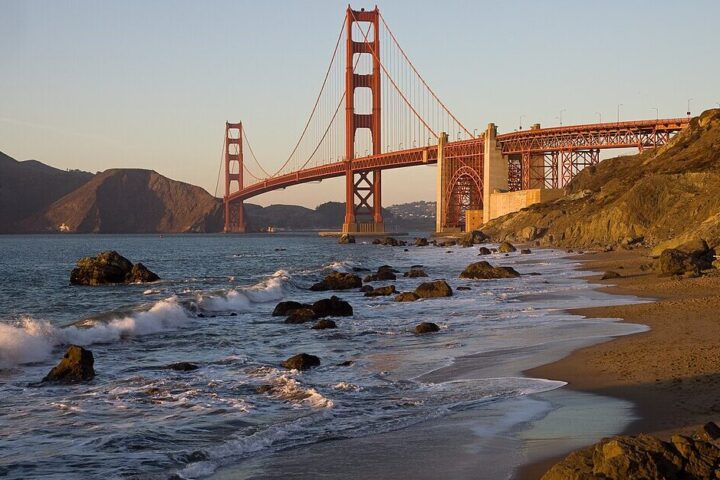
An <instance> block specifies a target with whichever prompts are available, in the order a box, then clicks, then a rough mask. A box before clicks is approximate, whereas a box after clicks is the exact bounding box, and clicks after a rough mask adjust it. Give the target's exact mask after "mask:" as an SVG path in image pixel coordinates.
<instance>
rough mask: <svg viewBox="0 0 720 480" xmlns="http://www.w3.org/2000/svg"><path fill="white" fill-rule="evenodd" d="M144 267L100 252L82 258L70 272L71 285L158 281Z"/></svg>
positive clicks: (112, 254) (111, 252)
mask: <svg viewBox="0 0 720 480" xmlns="http://www.w3.org/2000/svg"><path fill="white" fill-rule="evenodd" d="M159 279H160V277H158V276H157V275H156V274H155V273H153V272H151V271H150V270H148V269H147V268H146V267H145V265H143V264H142V263H138V264H136V265H133V264H132V262H131V261H130V260H128V259H127V258H125V257H123V256H122V255H120V254H119V253H117V252H115V251H107V252H100V253H98V254H97V255H95V256H94V257H83V258H81V259H80V260H78V261H77V264H76V266H75V268H73V269H72V271H71V272H70V283H71V284H73V285H104V284H109V283H137V282H154V281H157V280H159Z"/></svg>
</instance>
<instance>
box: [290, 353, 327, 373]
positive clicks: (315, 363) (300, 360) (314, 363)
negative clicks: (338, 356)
mask: <svg viewBox="0 0 720 480" xmlns="http://www.w3.org/2000/svg"><path fill="white" fill-rule="evenodd" d="M282 366H283V367H285V368H287V369H289V370H308V369H310V368H313V367H319V366H320V359H319V358H318V357H316V356H315V355H309V354H307V353H299V354H297V355H293V356H292V357H290V358H288V359H287V360H285V361H284V362H282Z"/></svg>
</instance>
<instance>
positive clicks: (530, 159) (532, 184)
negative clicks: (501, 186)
mask: <svg viewBox="0 0 720 480" xmlns="http://www.w3.org/2000/svg"><path fill="white" fill-rule="evenodd" d="M531 188H545V155H543V154H542V153H540V154H537V153H531V152H523V154H522V188H521V190H529V189H531Z"/></svg>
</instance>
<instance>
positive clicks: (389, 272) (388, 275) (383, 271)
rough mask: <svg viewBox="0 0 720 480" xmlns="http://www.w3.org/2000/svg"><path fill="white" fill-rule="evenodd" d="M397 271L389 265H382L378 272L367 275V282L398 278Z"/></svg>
mask: <svg viewBox="0 0 720 480" xmlns="http://www.w3.org/2000/svg"><path fill="white" fill-rule="evenodd" d="M395 273H396V271H395V270H394V269H393V268H392V267H391V266H389V265H382V266H381V267H379V268H378V269H377V272H375V273H373V274H372V275H368V276H367V277H365V279H364V281H365V282H378V281H380V282H381V281H387V280H395V279H397V275H395Z"/></svg>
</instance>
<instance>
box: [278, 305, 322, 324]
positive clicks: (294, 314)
mask: <svg viewBox="0 0 720 480" xmlns="http://www.w3.org/2000/svg"><path fill="white" fill-rule="evenodd" d="M317 318H318V315H317V314H316V313H315V311H314V310H313V309H311V308H296V309H295V310H291V311H290V312H289V314H288V316H287V318H286V319H285V323H291V324H298V323H306V322H311V321H313V320H315V319H317Z"/></svg>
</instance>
